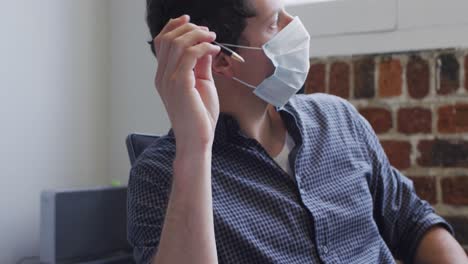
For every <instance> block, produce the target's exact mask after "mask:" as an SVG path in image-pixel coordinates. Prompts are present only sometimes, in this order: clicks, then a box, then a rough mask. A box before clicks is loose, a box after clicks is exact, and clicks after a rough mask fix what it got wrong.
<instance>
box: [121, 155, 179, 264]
mask: <svg viewBox="0 0 468 264" xmlns="http://www.w3.org/2000/svg"><path fill="white" fill-rule="evenodd" d="M153 165H154V164H153ZM153 165H152V166H144V165H138V164H137V166H136V167H134V168H132V169H131V171H130V178H129V183H128V192H127V237H128V241H129V243H130V245H131V246H132V247H133V255H134V258H135V261H136V263H137V264H147V263H150V262H151V260H152V258H153V255H154V254H155V253H156V251H157V247H158V245H159V241H160V238H161V233H162V227H163V223H164V217H165V213H166V209H167V204H168V200H169V191H170V183H169V181H168V180H167V177H164V176H165V174H166V173H165V172H164V171H165V170H162V169H158V167H157V166H153Z"/></svg>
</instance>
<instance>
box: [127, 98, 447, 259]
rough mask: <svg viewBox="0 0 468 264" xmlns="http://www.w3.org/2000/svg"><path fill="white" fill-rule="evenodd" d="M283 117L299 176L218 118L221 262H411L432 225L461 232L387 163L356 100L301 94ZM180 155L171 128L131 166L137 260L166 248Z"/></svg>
mask: <svg viewBox="0 0 468 264" xmlns="http://www.w3.org/2000/svg"><path fill="white" fill-rule="evenodd" d="M280 114H281V117H282V118H283V120H284V121H285V124H286V127H287V130H288V131H289V133H290V134H291V136H292V137H293V139H294V141H295V143H296V147H295V148H294V149H293V150H292V151H291V153H290V155H289V162H290V165H291V167H292V170H293V172H294V175H293V177H291V176H290V175H288V174H287V173H286V172H284V171H283V170H282V169H281V168H280V167H279V166H278V165H277V164H276V163H275V161H274V160H273V159H272V158H271V157H270V156H269V155H268V153H267V152H266V151H265V150H264V148H263V147H262V146H261V145H260V144H259V143H258V142H257V141H256V140H254V139H250V138H248V137H246V136H245V135H244V134H243V133H241V131H240V129H239V125H238V123H237V121H236V120H235V119H234V118H233V117H231V116H229V115H226V114H221V115H220V118H219V121H218V125H217V127H216V134H215V140H214V144H213V156H212V190H213V214H214V225H215V226H214V228H215V236H216V247H217V252H218V259H219V263H236V264H239V263H297V264H304V263H360V264H361V263H395V261H394V258H393V256H394V257H395V258H398V259H402V260H404V261H405V263H411V262H412V258H413V256H414V253H415V251H416V248H417V246H418V243H419V241H420V240H421V238H422V236H423V235H424V233H425V232H426V231H427V230H428V229H429V228H430V227H432V226H434V225H437V224H439V225H442V226H443V227H445V228H446V229H447V230H449V231H450V232H451V233H452V234H453V230H452V228H451V227H450V226H449V225H448V223H446V222H445V221H444V219H442V218H441V217H439V216H438V215H436V214H435V213H434V210H433V208H432V207H431V206H430V205H429V204H428V203H427V202H426V201H423V200H421V199H420V198H419V197H418V196H417V195H416V193H415V191H414V188H413V184H412V182H411V181H410V180H409V179H408V178H406V177H405V176H404V175H402V174H401V173H400V172H399V171H398V170H396V169H395V168H394V167H392V166H391V165H390V164H389V161H388V159H387V157H386V155H385V153H384V151H383V149H382V147H381V145H380V143H379V140H378V138H377V137H376V135H375V133H374V131H373V130H372V128H371V126H370V125H369V123H368V122H367V121H366V120H365V119H364V118H363V117H362V116H361V115H360V114H359V113H358V112H357V111H356V109H355V108H354V106H353V105H351V104H350V103H348V102H347V101H345V100H343V99H341V98H339V97H336V96H332V95H327V94H312V95H296V96H294V97H293V98H292V99H291V100H290V101H289V102H288V104H287V105H286V106H285V108H284V109H282V110H280ZM174 156H175V141H174V134H173V133H172V130H171V131H169V133H168V134H167V135H165V136H163V137H161V138H160V139H158V140H157V141H156V142H155V143H153V144H152V145H151V146H150V147H148V149H146V150H145V151H144V153H143V154H142V155H141V156H140V157H139V159H138V160H137V161H136V163H135V165H134V166H133V168H132V169H131V171H130V178H129V186H128V238H129V241H130V243H131V244H132V245H133V246H134V256H135V259H136V261H137V263H149V262H150V260H151V258H152V256H153V255H154V254H155V252H156V250H157V248H158V244H159V240H160V237H161V231H162V227H163V222H164V216H165V211H166V208H167V204H168V199H169V191H170V190H171V179H172V174H173V168H172V166H173V160H174ZM294 178H295V179H294ZM392 255H393V256H392Z"/></svg>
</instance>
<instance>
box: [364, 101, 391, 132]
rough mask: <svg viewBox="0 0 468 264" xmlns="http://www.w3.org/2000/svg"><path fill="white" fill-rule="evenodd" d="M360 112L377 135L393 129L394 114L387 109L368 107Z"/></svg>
mask: <svg viewBox="0 0 468 264" xmlns="http://www.w3.org/2000/svg"><path fill="white" fill-rule="evenodd" d="M359 112H360V113H361V115H362V116H364V117H365V118H366V119H367V121H369V123H370V124H371V126H372V128H373V129H374V131H375V133H377V134H381V133H385V132H388V130H390V129H391V128H392V113H391V112H390V111H389V110H387V109H384V108H378V107H367V108H361V109H359Z"/></svg>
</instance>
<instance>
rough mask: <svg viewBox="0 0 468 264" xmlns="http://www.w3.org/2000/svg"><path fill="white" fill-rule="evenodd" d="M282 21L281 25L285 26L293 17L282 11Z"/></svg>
mask: <svg viewBox="0 0 468 264" xmlns="http://www.w3.org/2000/svg"><path fill="white" fill-rule="evenodd" d="M282 13H283V21H284V25H283V27H286V26H287V25H289V23H291V21H293V20H294V17H293V16H291V15H290V14H289V13H288V12H286V11H283V12H282Z"/></svg>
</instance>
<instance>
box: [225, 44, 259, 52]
mask: <svg viewBox="0 0 468 264" xmlns="http://www.w3.org/2000/svg"><path fill="white" fill-rule="evenodd" d="M220 44H221V45H224V46H227V47H232V48H241V49H251V50H263V49H262V48H259V47H249V46H242V45H234V44H228V43H220Z"/></svg>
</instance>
